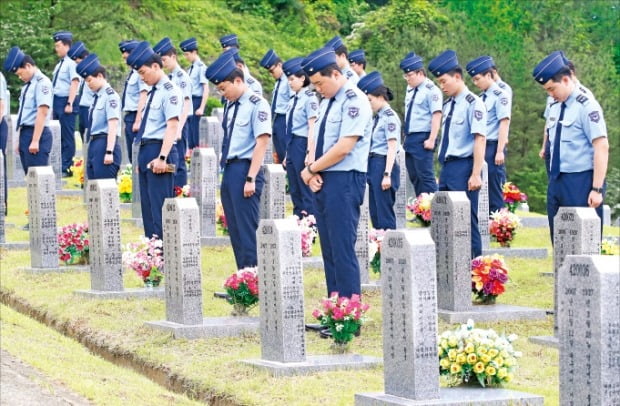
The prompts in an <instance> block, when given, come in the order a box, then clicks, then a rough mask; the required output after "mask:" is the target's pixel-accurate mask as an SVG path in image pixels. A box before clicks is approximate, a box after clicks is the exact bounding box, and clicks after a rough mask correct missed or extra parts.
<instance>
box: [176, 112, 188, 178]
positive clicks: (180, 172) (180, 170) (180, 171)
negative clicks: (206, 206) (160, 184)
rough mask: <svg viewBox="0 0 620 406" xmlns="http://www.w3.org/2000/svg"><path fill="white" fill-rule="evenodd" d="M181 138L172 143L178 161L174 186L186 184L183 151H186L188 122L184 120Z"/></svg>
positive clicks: (185, 164) (185, 165)
mask: <svg viewBox="0 0 620 406" xmlns="http://www.w3.org/2000/svg"><path fill="white" fill-rule="evenodd" d="M181 134H182V135H181V139H180V140H177V142H176V143H175V144H174V147H173V148H174V149H176V150H177V156H178V158H179V163H178V165H177V173H176V174H175V175H174V186H179V187H183V186H185V185H187V163H186V162H185V153H186V152H187V137H188V136H189V124H188V123H187V122H185V125H184V126H183V130H182V131H181Z"/></svg>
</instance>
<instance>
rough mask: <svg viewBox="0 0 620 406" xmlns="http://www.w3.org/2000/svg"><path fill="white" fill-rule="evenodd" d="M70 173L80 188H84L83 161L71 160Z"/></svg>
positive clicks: (78, 159)
mask: <svg viewBox="0 0 620 406" xmlns="http://www.w3.org/2000/svg"><path fill="white" fill-rule="evenodd" d="M71 172H72V173H73V176H74V177H75V178H77V179H78V181H79V182H80V183H79V184H80V186H81V187H82V188H84V159H83V158H76V157H74V158H73V165H71Z"/></svg>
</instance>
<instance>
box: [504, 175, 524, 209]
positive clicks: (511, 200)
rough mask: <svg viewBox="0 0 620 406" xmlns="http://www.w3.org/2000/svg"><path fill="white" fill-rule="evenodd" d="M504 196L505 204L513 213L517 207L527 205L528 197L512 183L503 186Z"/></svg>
mask: <svg viewBox="0 0 620 406" xmlns="http://www.w3.org/2000/svg"><path fill="white" fill-rule="evenodd" d="M502 194H503V196H504V204H506V207H507V208H508V210H510V212H511V213H514V212H515V210H516V209H517V206H519V204H521V203H527V195H526V194H525V193H521V191H520V190H519V188H518V187H517V185H515V184H514V183H512V182H506V183H504V185H503V186H502Z"/></svg>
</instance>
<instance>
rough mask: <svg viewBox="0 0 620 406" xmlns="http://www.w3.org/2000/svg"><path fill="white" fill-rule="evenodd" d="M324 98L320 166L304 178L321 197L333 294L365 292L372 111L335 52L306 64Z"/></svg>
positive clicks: (320, 220)
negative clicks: (360, 248)
mask: <svg viewBox="0 0 620 406" xmlns="http://www.w3.org/2000/svg"><path fill="white" fill-rule="evenodd" d="M302 68H303V69H304V70H305V71H306V73H307V74H308V76H309V77H310V82H311V83H312V84H313V85H314V87H315V89H316V91H317V92H318V93H320V94H321V95H322V96H323V97H324V98H323V100H322V102H321V106H320V109H319V115H318V117H317V122H316V125H315V127H314V135H315V137H314V138H315V140H316V142H315V161H314V162H311V163H309V164H308V165H307V166H306V168H305V169H304V170H303V171H302V173H301V176H302V178H303V180H304V182H305V183H306V184H308V185H309V186H310V189H311V190H312V191H313V192H315V210H316V219H317V226H318V229H319V235H320V237H321V238H320V241H321V251H322V254H323V262H324V270H325V279H326V282H327V293H328V295H329V294H331V293H332V292H338V293H339V294H340V296H346V297H351V295H353V294H360V293H361V285H360V270H359V263H358V261H357V257H356V255H355V241H356V239H357V226H358V223H359V217H360V206H361V205H362V203H363V200H364V192H365V190H366V170H367V169H368V153H369V149H370V133H371V127H372V123H371V121H372V120H371V119H372V110H371V108H370V103H369V102H368V97H366V95H365V94H364V93H363V92H362V91H361V90H359V89H358V88H357V86H355V85H354V84H353V82H351V81H348V80H347V79H346V77H345V76H344V74H343V73H341V72H340V69H339V67H338V65H337V64H336V54H335V52H334V51H333V49H332V48H331V47H326V48H321V49H319V50H316V51H314V52H312V53H311V54H310V55H308V56H307V57H306V58H305V59H304V60H303V62H302Z"/></svg>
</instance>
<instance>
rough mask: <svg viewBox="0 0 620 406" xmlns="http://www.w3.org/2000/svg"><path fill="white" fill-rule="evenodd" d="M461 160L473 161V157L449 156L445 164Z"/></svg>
mask: <svg viewBox="0 0 620 406" xmlns="http://www.w3.org/2000/svg"><path fill="white" fill-rule="evenodd" d="M459 159H472V157H471V156H447V157H446V159H445V160H444V162H450V161H458V160H459Z"/></svg>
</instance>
